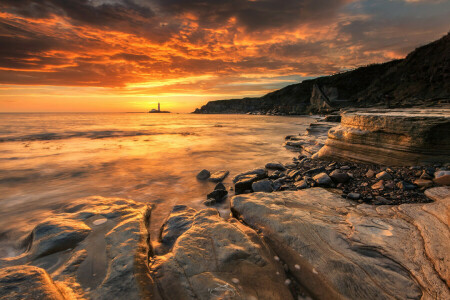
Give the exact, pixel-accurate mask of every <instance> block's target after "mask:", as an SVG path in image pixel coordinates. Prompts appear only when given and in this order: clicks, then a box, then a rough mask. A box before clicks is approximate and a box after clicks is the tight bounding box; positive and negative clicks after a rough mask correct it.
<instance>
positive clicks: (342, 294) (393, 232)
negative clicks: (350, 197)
mask: <svg viewBox="0 0 450 300" xmlns="http://www.w3.org/2000/svg"><path fill="white" fill-rule="evenodd" d="M436 189H438V190H436ZM428 194H429V195H430V196H432V197H434V199H435V200H436V201H435V202H433V203H427V204H403V205H400V206H369V205H366V204H360V205H356V204H354V203H352V202H349V201H347V200H345V199H343V198H341V197H340V196H338V195H336V194H333V193H331V192H329V191H327V190H325V189H322V188H312V189H308V190H301V191H295V192H294V191H286V192H278V193H271V194H268V193H253V194H246V195H239V196H235V197H233V198H232V199H231V209H232V211H233V213H234V215H235V216H236V217H238V218H240V219H241V220H243V222H244V223H246V224H248V225H249V226H251V227H252V228H254V229H256V230H259V231H261V233H262V235H263V236H264V239H265V241H266V242H267V243H268V244H269V246H270V247H271V248H272V249H273V250H274V251H275V252H276V253H277V255H278V256H279V257H280V258H281V260H283V261H284V262H285V263H286V264H287V265H288V267H289V269H290V272H291V273H292V274H293V276H294V277H295V278H296V280H297V281H298V283H299V284H301V285H302V286H303V287H305V288H306V289H307V290H309V292H310V293H311V294H312V295H313V296H314V297H315V298H317V299H450V292H449V283H450V282H449V278H450V276H449V270H450V256H449V253H450V243H449V242H448V241H450V232H449V216H450V197H448V195H449V194H450V189H449V188H448V187H440V188H435V189H433V190H430V191H429V192H428Z"/></svg>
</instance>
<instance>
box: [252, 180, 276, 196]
mask: <svg viewBox="0 0 450 300" xmlns="http://www.w3.org/2000/svg"><path fill="white" fill-rule="evenodd" d="M252 190H253V192H265V193H271V192H272V191H273V187H272V182H271V181H270V180H268V179H264V180H260V181H256V182H253V183H252Z"/></svg>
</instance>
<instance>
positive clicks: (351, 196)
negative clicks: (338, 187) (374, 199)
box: [347, 193, 361, 200]
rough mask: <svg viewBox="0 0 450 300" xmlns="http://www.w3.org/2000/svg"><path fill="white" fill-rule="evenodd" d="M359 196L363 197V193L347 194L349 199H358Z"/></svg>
mask: <svg viewBox="0 0 450 300" xmlns="http://www.w3.org/2000/svg"><path fill="white" fill-rule="evenodd" d="M359 198H361V194H359V193H348V194H347V199H350V200H358V199H359Z"/></svg>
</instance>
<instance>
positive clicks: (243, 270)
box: [150, 206, 292, 299]
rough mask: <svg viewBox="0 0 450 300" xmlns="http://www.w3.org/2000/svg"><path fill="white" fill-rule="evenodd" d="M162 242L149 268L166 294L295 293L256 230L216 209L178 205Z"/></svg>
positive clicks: (230, 296) (247, 296)
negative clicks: (220, 214)
mask: <svg viewBox="0 0 450 300" xmlns="http://www.w3.org/2000/svg"><path fill="white" fill-rule="evenodd" d="M169 237H170V238H169ZM160 242H161V244H162V247H161V249H163V251H159V255H156V256H154V257H152V259H151V261H150V269H151V273H152V277H153V278H155V281H156V284H157V285H158V288H159V291H160V293H161V295H162V298H163V299H292V294H291V292H290V291H289V288H288V287H287V285H285V280H286V277H285V275H284V271H283V267H282V265H281V264H279V263H278V262H277V261H276V260H274V259H273V257H274V255H273V253H271V251H270V250H269V248H268V247H267V246H266V245H265V244H264V243H263V242H262V240H261V239H260V238H259V236H258V235H257V234H256V232H254V231H253V230H252V229H250V228H248V227H246V226H244V225H242V224H241V223H239V222H238V221H237V220H235V219H231V220H230V221H226V220H224V219H223V218H221V217H220V216H219V213H218V211H217V210H215V209H204V210H201V211H198V212H197V211H195V210H193V209H191V208H188V207H186V206H177V207H175V209H174V211H173V212H172V213H171V215H170V216H169V218H168V219H167V221H166V223H165V225H164V226H163V230H162V235H161V239H160Z"/></svg>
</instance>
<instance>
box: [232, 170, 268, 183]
mask: <svg viewBox="0 0 450 300" xmlns="http://www.w3.org/2000/svg"><path fill="white" fill-rule="evenodd" d="M247 175H255V176H256V178H257V179H263V178H266V177H267V171H266V170H265V169H254V170H251V171H247V172H244V173H240V174H238V175H236V176H235V177H234V178H233V183H236V182H238V181H239V180H240V179H241V178H243V177H245V176H247Z"/></svg>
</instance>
